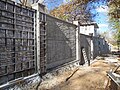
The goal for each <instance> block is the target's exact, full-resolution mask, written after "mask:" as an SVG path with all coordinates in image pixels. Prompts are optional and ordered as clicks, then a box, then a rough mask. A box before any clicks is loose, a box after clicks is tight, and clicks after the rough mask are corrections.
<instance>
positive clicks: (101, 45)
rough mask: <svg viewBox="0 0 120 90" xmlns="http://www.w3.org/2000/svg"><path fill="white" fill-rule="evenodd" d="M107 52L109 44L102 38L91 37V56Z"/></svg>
mask: <svg viewBox="0 0 120 90" xmlns="http://www.w3.org/2000/svg"><path fill="white" fill-rule="evenodd" d="M109 52H110V50H109V45H108V43H107V42H106V41H105V39H104V38H100V37H93V58H95V57H97V56H100V55H103V54H108V53H109Z"/></svg>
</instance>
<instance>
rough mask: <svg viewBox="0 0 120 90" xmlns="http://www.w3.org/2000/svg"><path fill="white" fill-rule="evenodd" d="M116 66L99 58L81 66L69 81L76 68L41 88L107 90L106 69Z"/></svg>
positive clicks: (54, 89) (42, 89) (48, 89)
mask: <svg viewBox="0 0 120 90" xmlns="http://www.w3.org/2000/svg"><path fill="white" fill-rule="evenodd" d="M114 67H115V66H114V65H113V64H108V63H106V62H104V60H98V61H96V62H94V63H93V64H92V65H91V66H90V67H80V68H79V70H78V71H77V72H76V73H75V74H74V75H73V76H72V77H71V78H70V79H69V80H68V81H67V82H66V81H65V80H66V78H67V77H68V76H69V75H71V74H72V72H73V71H74V70H75V69H74V70H73V71H68V72H65V73H63V74H62V75H59V76H56V77H54V78H53V79H52V80H48V81H45V82H43V83H42V84H41V86H40V87H39V90H105V86H106V82H107V81H108V78H107V75H106V71H109V70H110V69H111V68H114Z"/></svg>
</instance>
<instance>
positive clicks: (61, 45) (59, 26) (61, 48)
mask: <svg viewBox="0 0 120 90" xmlns="http://www.w3.org/2000/svg"><path fill="white" fill-rule="evenodd" d="M46 21H47V25H46V33H47V41H46V43H47V44H46V45H47V69H49V68H53V67H56V66H59V65H61V64H64V63H66V62H69V61H72V60H75V59H76V58H75V56H76V48H75V45H76V40H75V38H76V37H75V35H76V34H75V31H76V25H74V24H71V23H68V22H65V21H63V20H59V19H57V18H54V17H52V16H49V15H47V16H46Z"/></svg>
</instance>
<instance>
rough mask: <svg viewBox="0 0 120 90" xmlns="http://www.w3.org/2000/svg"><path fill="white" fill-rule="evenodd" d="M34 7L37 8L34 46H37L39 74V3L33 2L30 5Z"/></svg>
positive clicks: (38, 70)
mask: <svg viewBox="0 0 120 90" xmlns="http://www.w3.org/2000/svg"><path fill="white" fill-rule="evenodd" d="M32 7H33V8H34V9H36V10H37V12H36V41H37V42H36V47H37V56H36V59H37V64H36V65H37V72H38V73H39V74H40V30H39V29H40V25H39V22H40V21H39V20H40V19H39V5H38V4H34V5H33V6H32Z"/></svg>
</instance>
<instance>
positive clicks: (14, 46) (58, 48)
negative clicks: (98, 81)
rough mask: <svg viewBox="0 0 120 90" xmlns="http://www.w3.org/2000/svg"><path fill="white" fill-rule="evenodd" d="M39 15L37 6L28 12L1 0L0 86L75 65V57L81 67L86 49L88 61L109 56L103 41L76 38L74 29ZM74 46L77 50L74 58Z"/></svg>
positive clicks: (96, 38)
mask: <svg viewBox="0 0 120 90" xmlns="http://www.w3.org/2000/svg"><path fill="white" fill-rule="evenodd" d="M43 7H44V6H42V8H43ZM40 11H41V9H40V6H39V4H37V5H35V8H34V9H31V8H27V7H23V6H21V5H16V4H15V3H14V2H11V1H10V0H0V71H1V72H0V85H1V84H4V83H7V82H8V81H11V80H14V79H18V78H21V77H26V76H29V75H31V74H35V73H38V72H39V74H41V73H42V72H45V70H46V69H50V68H54V67H57V66H59V65H62V64H65V63H68V62H71V61H74V60H76V57H77V56H81V57H80V60H81V61H80V63H81V64H84V60H83V56H82V55H79V54H81V48H85V51H86V54H87V57H88V59H89V60H90V59H91V55H93V57H94V58H95V57H96V56H98V55H101V54H106V53H108V52H109V46H108V44H107V42H105V41H104V39H102V38H98V37H93V38H91V37H90V36H87V35H83V34H78V35H76V32H77V31H76V28H77V26H76V25H74V24H72V23H69V22H66V21H63V20H60V19H57V18H55V17H52V16H50V15H47V14H45V13H44V12H43V11H44V10H42V12H40ZM78 29H79V28H78ZM76 36H78V37H76ZM76 38H78V39H77V43H78V44H79V45H76ZM91 42H93V49H91V47H92V44H91ZM76 46H80V50H77V51H79V52H80V53H78V52H77V55H76ZM92 50H93V51H92ZM92 52H93V54H92ZM77 60H79V59H77ZM41 68H42V69H41ZM36 71H37V72H36ZM41 71H42V72H41Z"/></svg>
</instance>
